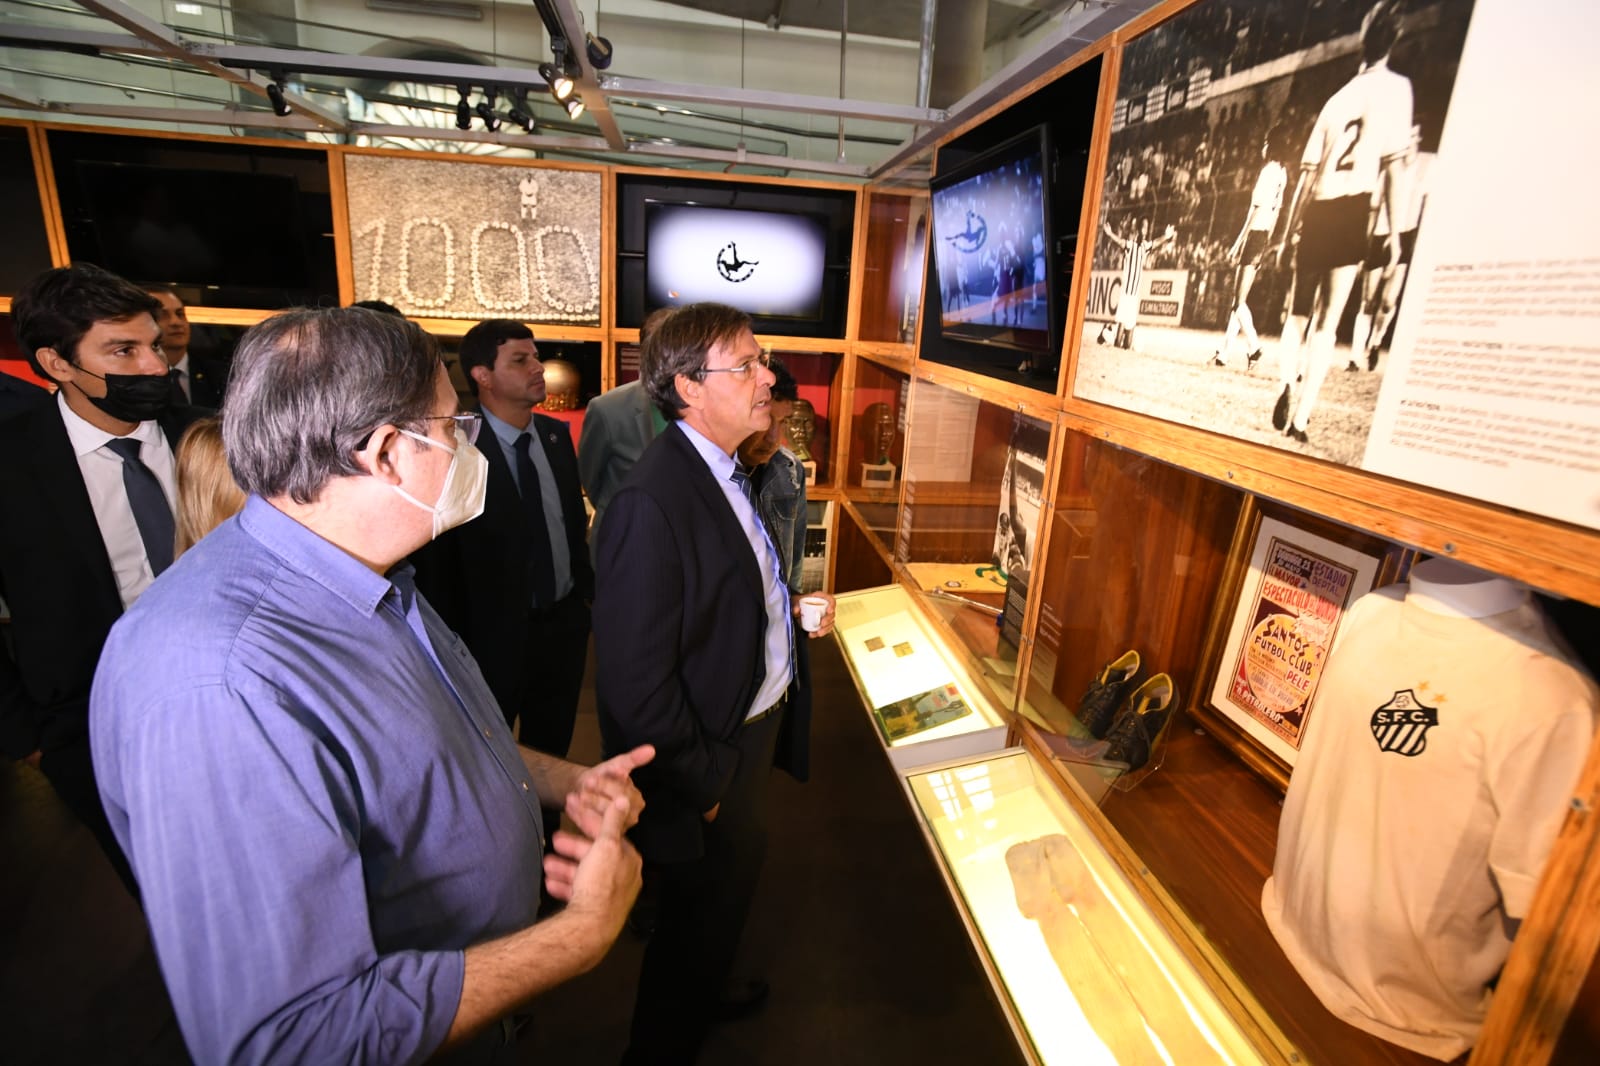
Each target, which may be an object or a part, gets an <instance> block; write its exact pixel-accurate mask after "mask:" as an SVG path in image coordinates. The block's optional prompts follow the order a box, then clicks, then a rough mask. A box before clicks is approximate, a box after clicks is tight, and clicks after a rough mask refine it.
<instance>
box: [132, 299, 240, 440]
mask: <svg viewBox="0 0 1600 1066" xmlns="http://www.w3.org/2000/svg"><path fill="white" fill-rule="evenodd" d="M145 291H146V292H148V293H149V294H150V295H151V296H153V297H155V299H156V302H157V303H159V304H160V305H161V306H160V308H159V309H158V310H157V311H156V325H158V326H160V327H161V350H162V351H164V352H166V353H167V366H168V367H170V368H171V369H170V370H169V371H168V375H169V376H170V377H171V378H172V387H173V389H174V392H173V397H172V402H173V403H174V404H177V405H179V406H183V405H188V404H192V405H194V406H195V407H206V408H210V409H211V410H213V411H215V410H217V409H219V408H220V407H221V406H222V395H223V393H224V392H225V391H226V390H227V387H228V374H227V369H226V367H225V366H224V365H218V364H217V363H215V362H214V361H212V360H210V359H201V358H199V357H198V356H193V355H191V354H190V353H189V335H190V330H189V311H188V308H186V307H185V306H184V303H183V298H182V297H180V296H179V295H178V294H177V292H176V291H174V290H173V289H171V288H169V287H167V286H164V285H158V286H151V287H147V288H146V289H145Z"/></svg>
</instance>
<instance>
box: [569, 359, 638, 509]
mask: <svg viewBox="0 0 1600 1066" xmlns="http://www.w3.org/2000/svg"><path fill="white" fill-rule="evenodd" d="M652 406H653V405H652V404H651V402H650V394H649V393H648V392H647V391H645V387H644V384H643V383H642V382H638V381H630V382H628V384H626V385H622V386H619V387H618V388H615V389H612V390H611V391H610V392H607V393H604V394H602V395H600V396H596V397H595V398H594V399H592V400H590V401H589V405H588V406H587V407H586V408H584V411H583V434H582V436H581V437H579V439H578V472H579V473H580V474H581V475H582V476H583V488H584V491H586V492H587V493H588V494H589V502H590V503H592V504H594V529H593V531H592V532H591V534H590V539H591V540H593V539H594V538H595V537H597V536H599V533H600V518H601V516H602V515H604V514H605V510H606V505H607V504H609V503H610V502H611V497H613V496H615V495H616V494H617V490H618V489H620V488H622V483H623V481H625V480H626V479H627V477H628V471H630V470H632V469H633V464H635V463H637V462H638V461H639V457H640V456H641V455H643V454H644V450H645V449H646V448H648V447H650V442H651V441H653V440H655V439H656V424H655V417H654V415H653V414H652V413H651V409H652Z"/></svg>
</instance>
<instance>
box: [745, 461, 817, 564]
mask: <svg viewBox="0 0 1600 1066" xmlns="http://www.w3.org/2000/svg"><path fill="white" fill-rule="evenodd" d="M758 476H759V479H760V480H759V487H758V488H757V489H756V507H757V509H758V510H759V511H760V512H761V520H762V521H763V522H765V523H766V525H767V532H768V533H769V534H771V536H772V543H773V544H774V545H776V546H777V549H778V554H779V555H780V556H782V557H783V566H784V571H783V579H784V581H785V582H786V583H787V584H788V586H789V591H791V592H796V593H797V592H799V591H800V572H801V566H802V563H803V562H804V560H805V553H806V471H805V467H803V466H801V465H800V460H798V459H796V458H795V457H794V456H793V455H791V454H790V453H789V451H788V449H786V448H779V449H778V451H777V452H776V453H775V454H774V455H773V456H772V458H771V459H768V460H767V462H766V464H765V465H763V466H762V468H761V472H760V474H759V475H758Z"/></svg>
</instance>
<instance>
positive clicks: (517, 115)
mask: <svg viewBox="0 0 1600 1066" xmlns="http://www.w3.org/2000/svg"><path fill="white" fill-rule="evenodd" d="M525 94H526V90H523V91H522V92H520V93H518V94H517V95H516V96H513V97H512V98H511V109H510V110H509V111H508V112H506V117H507V118H509V119H510V120H511V124H512V125H513V126H521V127H522V132H524V133H532V132H533V128H534V126H535V125H537V123H535V122H534V121H533V113H532V112H531V111H524V110H523V108H525V107H527V106H528V99H527V96H526V95H525Z"/></svg>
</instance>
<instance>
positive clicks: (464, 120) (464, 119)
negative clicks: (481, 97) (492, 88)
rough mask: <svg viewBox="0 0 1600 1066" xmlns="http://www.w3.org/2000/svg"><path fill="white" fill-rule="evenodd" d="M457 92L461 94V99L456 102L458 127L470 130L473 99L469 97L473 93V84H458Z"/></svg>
mask: <svg viewBox="0 0 1600 1066" xmlns="http://www.w3.org/2000/svg"><path fill="white" fill-rule="evenodd" d="M456 92H458V93H460V94H461V99H460V101H459V102H457V104H456V129H458V130H470V129H471V128H472V101H471V100H469V99H467V98H468V97H469V96H471V95H472V86H470V85H461V86H458V87H457V88H456Z"/></svg>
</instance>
